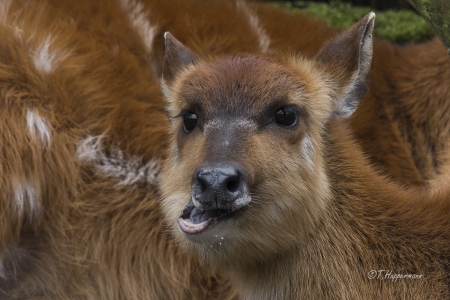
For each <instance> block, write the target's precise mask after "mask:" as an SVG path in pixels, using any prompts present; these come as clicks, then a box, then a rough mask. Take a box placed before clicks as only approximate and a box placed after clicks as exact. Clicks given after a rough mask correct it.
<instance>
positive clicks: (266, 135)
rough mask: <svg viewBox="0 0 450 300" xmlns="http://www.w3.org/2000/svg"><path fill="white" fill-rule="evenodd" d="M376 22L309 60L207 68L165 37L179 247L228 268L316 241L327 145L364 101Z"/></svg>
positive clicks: (325, 188)
mask: <svg viewBox="0 0 450 300" xmlns="http://www.w3.org/2000/svg"><path fill="white" fill-rule="evenodd" d="M374 16H375V15H374V14H373V13H371V14H368V15H367V16H366V17H364V18H363V19H362V20H361V21H360V22H359V23H357V24H355V25H354V26H353V27H352V28H351V29H349V30H348V31H346V32H344V33H343V34H341V35H339V36H338V37H337V38H336V39H334V40H333V41H331V42H330V43H329V44H328V45H326V46H325V47H324V48H323V49H322V50H321V51H320V52H319V53H318V54H317V55H316V57H315V58H314V59H312V60H308V59H304V58H298V57H287V58H286V57H282V58H271V57H266V56H258V55H252V54H242V55H235V56H232V57H219V58H214V59H212V58H200V57H198V56H197V55H196V54H194V53H193V52H191V51H190V50H189V49H187V48H186V47H185V46H183V45H182V44H181V43H180V42H179V41H177V40H176V39H175V38H174V37H173V36H172V35H171V34H170V33H166V35H165V39H166V53H165V59H164V67H163V81H162V89H163V93H164V96H165V98H166V100H167V103H168V106H167V111H168V115H169V118H170V121H171V127H170V135H171V138H172V143H171V148H170V151H169V155H168V158H167V160H166V162H165V165H164V168H163V174H162V193H163V198H164V199H163V210H164V213H165V216H166V219H167V221H168V222H169V224H170V226H171V227H172V229H174V232H175V235H176V236H177V238H178V239H179V242H180V243H181V245H183V246H184V247H186V248H187V249H190V250H195V251H197V252H198V253H200V254H201V255H202V256H204V257H205V259H206V260H209V261H212V262H214V263H217V264H219V265H221V264H223V265H229V263H230V261H233V262H235V263H236V264H239V261H241V260H246V261H249V260H253V259H264V258H265V257H266V256H268V255H271V254H273V253H277V252H280V251H283V249H284V248H289V247H290V246H292V245H294V244H296V243H298V241H299V240H301V239H302V237H304V236H305V235H307V234H309V233H311V231H312V229H313V228H314V226H315V224H317V221H318V220H319V219H320V217H321V216H322V215H323V212H324V211H325V210H326V208H327V206H328V205H329V203H330V201H329V200H330V195H331V193H330V191H331V188H330V186H329V183H328V179H327V172H326V164H325V160H326V157H325V155H326V154H325V153H324V149H323V142H324V133H325V132H326V128H327V124H329V121H330V120H331V119H334V118H345V117H348V116H350V115H351V114H352V113H353V112H354V111H355V109H356V108H357V106H358V104H359V102H360V101H361V100H362V98H363V97H364V95H365V93H366V92H367V88H368V76H369V69H370V63H371V58H372V28H373V21H374Z"/></svg>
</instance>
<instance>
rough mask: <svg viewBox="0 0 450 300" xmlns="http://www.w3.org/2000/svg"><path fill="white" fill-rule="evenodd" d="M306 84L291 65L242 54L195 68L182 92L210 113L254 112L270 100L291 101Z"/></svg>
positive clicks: (242, 113)
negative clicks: (292, 69) (294, 93)
mask: <svg viewBox="0 0 450 300" xmlns="http://www.w3.org/2000/svg"><path fill="white" fill-rule="evenodd" d="M302 86H303V84H302V83H301V82H300V81H299V79H297V78H296V76H295V74H294V73H293V72H292V71H291V70H290V69H289V68H287V67H285V66H283V65H281V64H278V63H276V62H273V61H271V60H269V59H267V58H264V57H258V56H252V55H242V56H234V57H229V58H225V59H221V60H218V61H214V62H211V63H205V64H203V65H201V66H200V67H198V68H196V69H194V71H193V72H192V73H191V74H189V75H188V76H187V78H186V81H185V84H184V85H183V89H182V96H183V98H184V100H185V101H187V103H188V105H190V106H193V107H195V106H201V108H202V110H203V111H204V112H205V113H206V114H217V113H220V114H224V113H228V114H232V115H235V116H237V115H242V116H251V115H254V114H256V113H258V112H259V111H261V110H263V109H265V108H266V107H267V106H268V105H270V103H272V102H276V103H284V102H285V103H286V104H287V103H288V102H289V95H290V94H291V93H292V92H297V91H298V90H300V89H301V88H302Z"/></svg>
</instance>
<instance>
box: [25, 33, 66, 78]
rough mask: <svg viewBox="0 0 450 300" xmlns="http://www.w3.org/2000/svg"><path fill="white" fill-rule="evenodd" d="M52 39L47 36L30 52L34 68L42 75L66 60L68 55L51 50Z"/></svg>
mask: <svg viewBox="0 0 450 300" xmlns="http://www.w3.org/2000/svg"><path fill="white" fill-rule="evenodd" d="M52 43H53V38H52V36H51V35H48V36H47V38H46V39H45V40H44V41H43V42H42V43H41V44H40V45H39V47H38V48H37V49H36V50H35V51H33V52H32V54H31V56H32V58H33V62H34V66H35V67H36V69H37V70H39V71H41V72H43V73H44V74H48V73H51V72H52V71H53V70H55V69H56V68H57V67H58V66H59V64H60V63H61V62H62V61H64V59H66V57H67V56H68V53H66V52H63V51H57V50H56V49H51V45H52Z"/></svg>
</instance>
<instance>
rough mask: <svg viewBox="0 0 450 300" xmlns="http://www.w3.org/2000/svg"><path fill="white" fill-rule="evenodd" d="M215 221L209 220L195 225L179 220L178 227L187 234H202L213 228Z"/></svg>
mask: <svg viewBox="0 0 450 300" xmlns="http://www.w3.org/2000/svg"><path fill="white" fill-rule="evenodd" d="M212 223H213V219H208V220H206V221H204V222H202V223H199V224H193V223H191V222H190V221H189V220H186V219H183V218H178V227H179V228H180V230H181V231H182V232H183V233H185V234H200V233H203V232H205V231H206V230H207V229H208V228H209V227H211V225H212Z"/></svg>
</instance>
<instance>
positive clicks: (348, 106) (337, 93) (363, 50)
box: [315, 12, 375, 117]
mask: <svg viewBox="0 0 450 300" xmlns="http://www.w3.org/2000/svg"><path fill="white" fill-rule="evenodd" d="M374 20H375V13H373V12H372V13H369V14H367V15H366V16H365V17H364V18H362V19H361V21H359V22H358V23H356V24H355V25H353V26H352V27H351V28H350V29H349V30H347V31H345V32H344V33H342V34H341V35H339V36H338V37H337V38H336V39H334V40H333V41H331V42H330V43H329V44H328V45H326V46H325V47H324V48H322V50H320V51H319V53H318V54H317V56H316V58H315V59H316V61H317V62H319V64H320V66H321V67H322V68H323V69H324V71H325V72H326V73H328V74H329V76H330V79H331V81H330V84H331V86H330V87H331V90H332V93H333V94H332V97H333V99H334V101H335V103H334V107H333V115H335V116H337V117H348V116H350V115H352V114H353V112H354V111H355V110H356V109H357V108H358V106H359V103H360V102H361V100H362V99H363V98H364V96H365V95H366V93H367V90H368V88H369V73H370V65H371V62H372V30H373V25H374Z"/></svg>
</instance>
